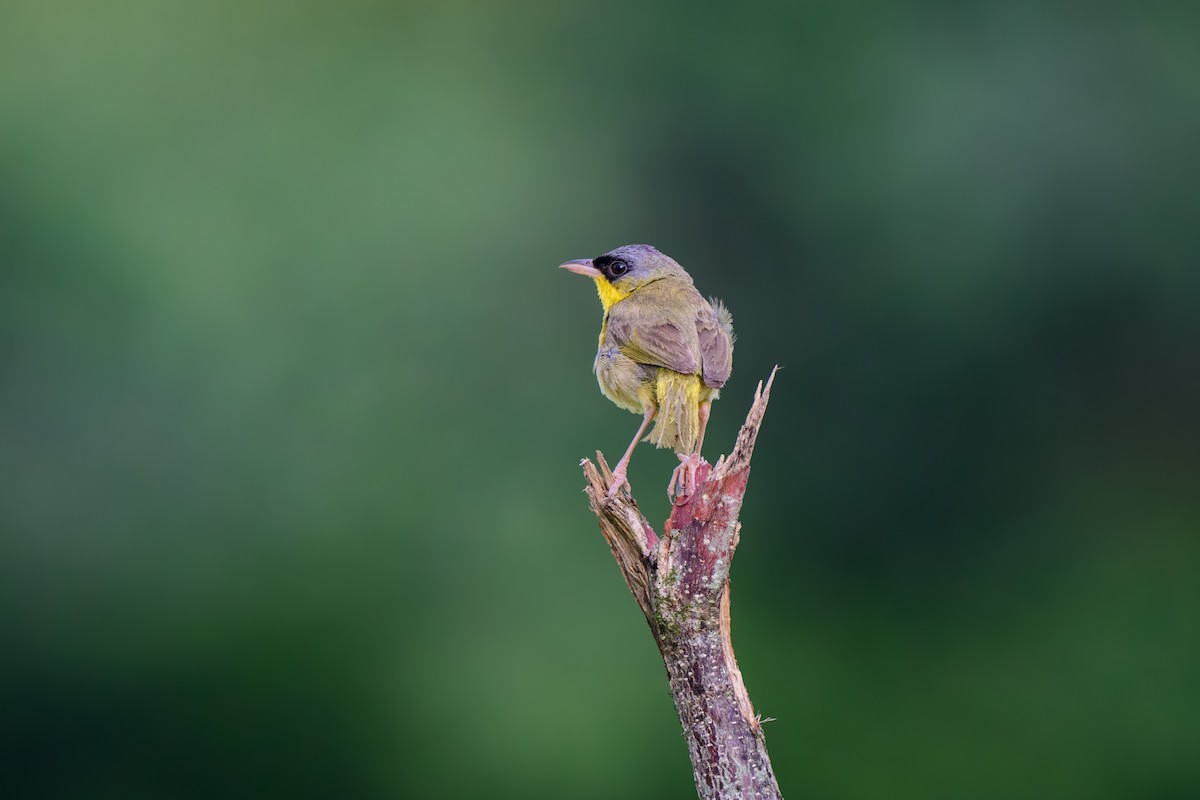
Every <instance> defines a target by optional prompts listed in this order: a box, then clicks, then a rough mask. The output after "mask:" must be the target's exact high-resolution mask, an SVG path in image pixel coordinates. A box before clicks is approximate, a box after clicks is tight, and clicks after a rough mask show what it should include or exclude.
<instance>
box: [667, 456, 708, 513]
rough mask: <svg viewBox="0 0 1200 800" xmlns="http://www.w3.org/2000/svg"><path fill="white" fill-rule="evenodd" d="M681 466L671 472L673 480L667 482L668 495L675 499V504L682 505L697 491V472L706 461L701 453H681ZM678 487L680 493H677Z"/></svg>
mask: <svg viewBox="0 0 1200 800" xmlns="http://www.w3.org/2000/svg"><path fill="white" fill-rule="evenodd" d="M679 462H680V463H679V466H678V467H676V468H675V469H674V471H673V472H672V473H671V482H670V483H668V484H667V497H669V498H672V499H673V503H674V504H675V505H680V504H681V503H682V502H683V501H685V500H686V499H687V498H689V497H691V496H692V495H694V494H695V493H696V473H697V471H699V469H700V465H701V464H703V463H704V459H703V458H701V456H700V454H699V453H692V454H691V455H687V456H685V455H680V456H679ZM676 488H678V489H679V494H675V490H676Z"/></svg>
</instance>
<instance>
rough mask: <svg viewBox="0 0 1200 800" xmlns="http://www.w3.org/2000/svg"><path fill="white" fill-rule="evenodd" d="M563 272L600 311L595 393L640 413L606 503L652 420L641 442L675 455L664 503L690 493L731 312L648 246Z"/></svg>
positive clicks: (725, 373)
mask: <svg viewBox="0 0 1200 800" xmlns="http://www.w3.org/2000/svg"><path fill="white" fill-rule="evenodd" d="M559 266H560V268H562V269H567V270H570V271H571V272H574V273H576V274H579V275H586V276H587V277H589V278H592V279H593V280H594V281H595V282H596V290H597V291H598V292H599V294H600V304H601V305H603V306H604V322H603V323H602V324H601V326H600V347H599V349H598V350H597V352H596V361H595V365H594V369H595V372H596V379H597V381H599V383H600V391H602V392H603V393H604V396H605V397H607V398H608V399H609V400H611V401H613V402H614V403H616V404H617V405H618V406H620V407H621V408H624V409H626V410H628V411H631V412H633V413H635V414H641V415H642V424H641V426H640V427H639V428H638V430H637V433H636V434H635V435H634V437H633V441H632V442H630V443H629V449H628V450H626V451H625V455H623V456H621V460H620V461H618V462H617V466H616V469H614V470H613V482H612V486H611V487H610V488H609V490H608V497H609V499H612V498H613V497H615V496H616V494H617V491H618V490H619V489H620V488H621V486H622V485H623V484H626V485H627V484H628V479H627V478H626V475H625V473H626V470H627V468H628V467H629V459H630V457H631V456H632V455H633V450H634V448H635V447H637V443H638V442H639V441H641V439H642V434H644V433H645V432H646V427H647V426H648V425H649V424H650V421H651V420H654V421H655V425H654V430H652V431H651V432H650V434H649V435H648V436H646V439H645V441H648V442H653V443H654V445H655V446H656V447H670V448H673V449H674V450H675V452H676V453H678V454H679V461H680V464H679V466H678V467H676V468H675V471H674V472H672V473H671V482H670V483H669V484H668V485H667V496H668V497H675V498H676V499H678V498H680V497H683V496H690V495H692V494H693V493H694V492H695V491H696V471H697V470H698V469H699V468H700V464H701V463H702V461H703V459H702V458H701V456H700V447H701V445H702V444H703V443H704V428H705V426H706V425H707V424H708V415H709V412H710V410H711V407H712V401H713V400H716V399H717V397H718V395H719V394H720V389H721V387H722V386H724V385H725V381H727V380H729V373H730V371H731V370H732V369H733V318H732V317H731V316H730V314H729V311H728V309H726V308H725V306H724V305H723V304H722V303H721V301H720V300H717V299H715V298H714V299H710V300H705V299H704V298H703V297H702V296H701V295H700V293H699V292H698V291H696V286H695V284H694V283H692V278H691V276H690V275H688V274H687V272H685V271H684V269H683V267H681V266H679V264H677V263H676V262H675V261H674V260H673V259H672V258H671V257H670V256H668V255H665V254H664V253H660V252H659V251H658V250H656V249H654V248H653V247H651V246H650V245H647V244H630V245H626V246H624V247H618V248H617V249H616V250H611V251H609V252H607V253H605V254H604V255H602V256H599V257H598V258H585V259H579V260H577V261H568V262H567V263H565V264H560V265H559Z"/></svg>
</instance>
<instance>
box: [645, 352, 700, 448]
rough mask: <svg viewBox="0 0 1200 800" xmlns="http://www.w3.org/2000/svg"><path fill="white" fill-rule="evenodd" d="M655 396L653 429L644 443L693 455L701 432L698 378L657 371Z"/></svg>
mask: <svg viewBox="0 0 1200 800" xmlns="http://www.w3.org/2000/svg"><path fill="white" fill-rule="evenodd" d="M655 393H656V395H657V402H658V413H657V414H656V415H655V417H654V429H653V430H652V431H650V433H649V434H647V436H646V438H645V439H643V441H646V442H650V443H651V444H653V445H654V446H655V447H670V448H672V449H673V450H675V452H677V453H690V452H692V451H693V450H695V449H696V437H697V436H698V435H699V432H700V377H699V376H698V375H681V374H680V373H678V372H674V371H672V370H668V369H663V370H659V374H658V380H657V382H656V384H655Z"/></svg>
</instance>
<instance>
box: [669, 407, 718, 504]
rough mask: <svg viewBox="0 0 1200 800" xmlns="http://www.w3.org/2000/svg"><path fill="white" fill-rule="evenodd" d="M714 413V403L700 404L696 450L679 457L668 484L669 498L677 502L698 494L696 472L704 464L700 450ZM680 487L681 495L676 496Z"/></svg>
mask: <svg viewBox="0 0 1200 800" xmlns="http://www.w3.org/2000/svg"><path fill="white" fill-rule="evenodd" d="M711 411H712V403H701V404H700V433H699V434H698V435H697V436H696V449H695V451H693V452H692V453H691V454H689V455H686V456H685V455H682V454H681V455H680V456H679V462H680V463H679V466H678V467H676V468H675V471H674V472H672V473H671V482H670V483H668V484H667V497H674V498H675V500H676V502H678V501H679V500H680V499H682V498H684V497H691V496H692V495H693V494H695V493H696V471H697V470H699V469H700V465H701V464H703V463H704V457H703V456H702V455H700V448H701V447H703V446H704V429H705V428H707V427H708V415H709V413H710V412H711ZM676 485H678V488H679V491H680V494H678V495H676V494H675V488H676Z"/></svg>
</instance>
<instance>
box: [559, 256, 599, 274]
mask: <svg viewBox="0 0 1200 800" xmlns="http://www.w3.org/2000/svg"><path fill="white" fill-rule="evenodd" d="M558 268H559V269H566V270H570V271H571V272H574V273H575V274H576V275H586V276H587V277H589V278H595V277H598V276H599V275H600V270H598V269H596V268H595V267H593V266H592V260H591V259H590V258H577V259H575V260H574V261H568V262H567V263H565V264H559V265H558Z"/></svg>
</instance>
